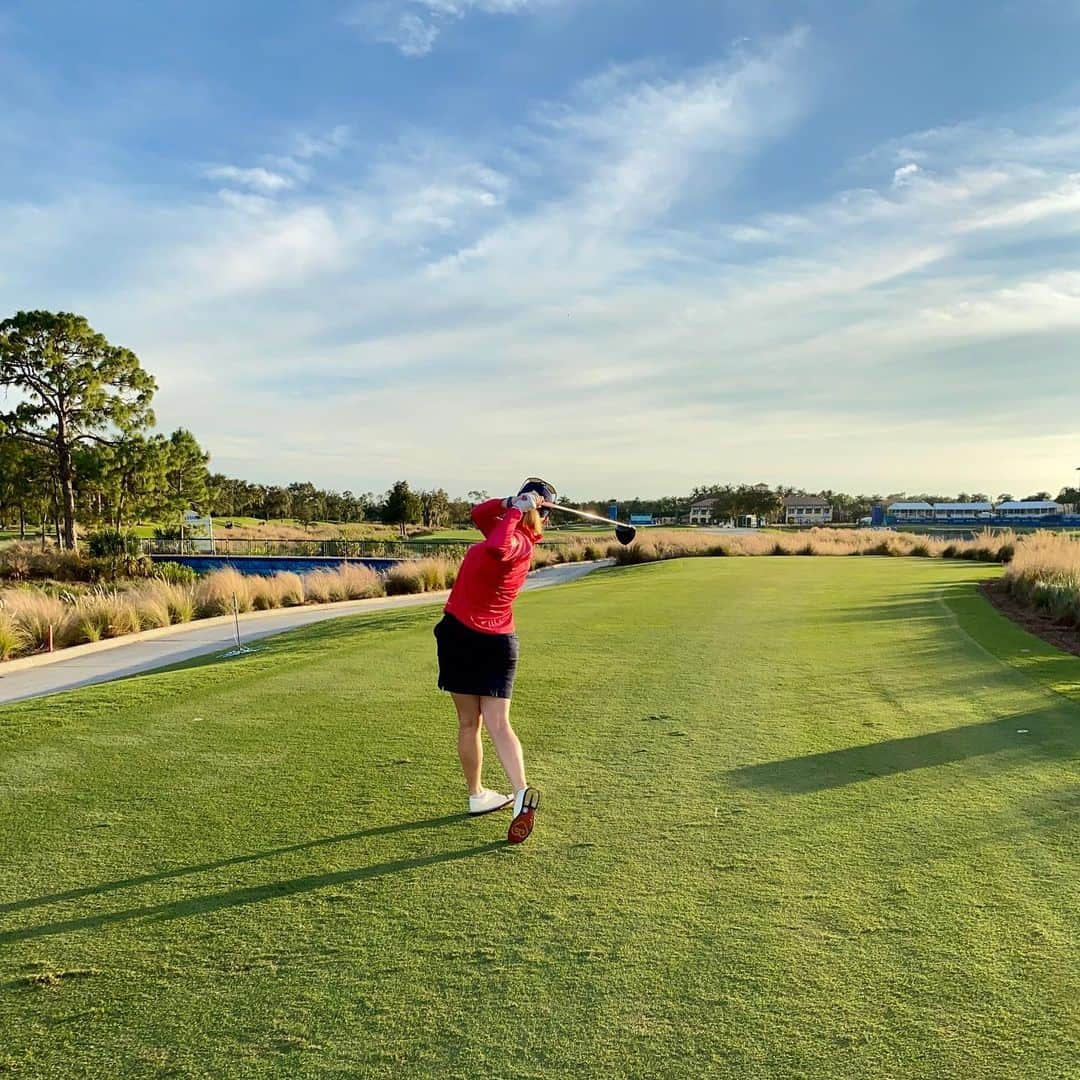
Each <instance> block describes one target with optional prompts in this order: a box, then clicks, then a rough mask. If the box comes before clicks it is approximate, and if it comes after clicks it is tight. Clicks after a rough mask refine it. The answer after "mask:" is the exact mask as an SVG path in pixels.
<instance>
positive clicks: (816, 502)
mask: <svg viewBox="0 0 1080 1080" xmlns="http://www.w3.org/2000/svg"><path fill="white" fill-rule="evenodd" d="M829 505H830V504H829V500H828V499H823V498H822V497H821V496H820V495H786V496H784V506H785V508H790V507H792V506H820V507H824V508H826V509H827V508H828V507H829Z"/></svg>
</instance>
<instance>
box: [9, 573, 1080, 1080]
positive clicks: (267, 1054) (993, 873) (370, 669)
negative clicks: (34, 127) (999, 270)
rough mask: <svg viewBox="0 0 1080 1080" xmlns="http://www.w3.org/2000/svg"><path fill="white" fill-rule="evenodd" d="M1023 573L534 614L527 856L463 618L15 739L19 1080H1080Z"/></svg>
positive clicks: (226, 674) (1079, 676)
mask: <svg viewBox="0 0 1080 1080" xmlns="http://www.w3.org/2000/svg"><path fill="white" fill-rule="evenodd" d="M996 572H997V571H996V569H994V568H984V567H979V566H976V565H973V564H959V563H944V562H935V561H931V560H919V559H911V560H900V559H894V560H887V559H871V558H866V559H852V558H849V559H827V558H817V559H811V558H786V559H784V558H756V559H734V558H731V559H714V560H707V559H697V560H686V561H681V562H673V563H663V564H650V565H646V566H641V567H635V568H631V569H626V570H616V571H610V572H602V573H598V574H595V575H592V576H590V577H589V578H586V579H584V580H583V581H581V582H579V583H577V584H574V585H569V586H565V587H561V588H557V589H551V590H547V591H541V592H537V593H533V594H527V595H526V596H524V597H523V598H522V599H521V601H520V619H519V624H520V625H519V629H520V634H521V638H522V643H523V662H522V669H521V672H520V675H519V684H518V691H517V694H516V697H515V714H516V717H517V722H518V728H519V731H520V733H521V735H522V738H523V740H524V742H525V745H526V748H527V752H528V761H529V764H530V771H531V779H532V782H533V783H534V784H536V785H537V786H538V787H540V788H541V790H542V791H543V794H544V803H543V805H542V808H541V812H540V821H539V824H538V827H537V831H536V833H535V834H534V836H533V838H532V839H531V840H530V841H529V842H528V843H526V844H525V845H523V846H522V847H520V848H516V849H511V848H507V847H505V846H504V845H503V844H502V842H501V840H502V837H503V835H504V830H505V826H506V822H507V818H506V816H505V815H497V816H493V817H487V818H482V819H479V820H475V821H473V820H468V819H466V818H465V817H463V816H462V815H461V813H460V811H461V809H462V799H461V795H462V792H461V789H460V781H459V778H458V774H457V765H456V760H455V756H454V749H453V743H454V724H453V722H452V719H451V710H450V706H449V703H448V701H447V700H446V699H445V698H444V697H443V696H441V695H439V694H438V693H437V692H436V691H435V690H434V689H433V688H432V686H433V680H434V656H433V647H432V646H433V642H432V637H431V627H432V625H433V623H434V621H435V619H436V615H437V613H436V612H435V611H431V610H424V611H412V612H407V613H392V614H382V615H373V616H368V617H366V618H362V619H352V620H341V621H340V622H336V623H333V624H325V625H323V626H320V627H317V628H312V629H310V630H306V631H302V632H298V633H295V634H292V635H288V636H285V637H282V638H278V639H275V640H274V641H272V642H270V643H269V644H267V645H265V646H264V647H263V648H262V649H261V651H259V652H257V653H255V654H254V655H252V656H250V657H247V658H243V659H238V660H231V661H221V662H212V663H208V664H203V665H201V666H194V667H189V668H186V669H183V670H178V671H173V672H169V673H165V674H159V675H155V676H149V677H143V678H138V679H133V680H130V681H128V682H125V683H121V684H116V685H112V686H103V687H95V688H90V689H87V690H83V691H79V692H77V693H74V694H69V695H66V696H63V697H59V698H55V699H51V700H49V701H46V702H43V703H42V702H38V703H30V704H26V705H20V706H9V707H7V708H3V709H0V845H2V847H0V850H2V851H3V859H2V860H0V1071H2V1069H3V1066H5V1065H6V1066H7V1067H8V1068H9V1069H11V1070H18V1071H16V1072H15V1073H14V1074H15V1075H17V1076H26V1077H30V1076H33V1077H39V1076H40V1077H65V1078H66V1077H81V1076H94V1077H98V1076H101V1077H122V1076H184V1077H187V1076H192V1077H195V1076H198V1077H229V1078H233V1077H249V1076H251V1077H256V1076H280V1077H321V1076H341V1077H354V1076H355V1077H384V1076H385V1077H391V1076H393V1077H413V1076H417V1077H427V1076H430V1077H460V1078H474V1077H506V1078H528V1077H544V1078H547V1077H551V1078H560V1080H562V1078H578V1077H597V1078H605V1080H610V1078H631V1077H632V1078H646V1077H650V1078H651V1077H680V1078H681V1077H686V1078H697V1077H723V1078H728V1077H730V1078H732V1080H735V1078H738V1080H745V1078H755V1080H757V1078H760V1080H782V1078H795V1077H798V1078H820V1077H828V1078H836V1080H862V1078H865V1080H871V1078H873V1080H881V1078H896V1080H909V1078H924V1077H940V1078H948V1080H967V1078H971V1080H982V1078H984V1077H985V1078H993V1080H1008V1078H1016V1080H1051V1078H1064V1077H1066V1076H1075V1075H1076V1063H1077V1061H1078V1060H1080V1058H1078V1054H1080V1041H1078V1011H1077V1008H1076V1005H1077V1001H1078V1000H1080V960H1078V952H1077V948H1076V942H1077V935H1078V931H1080V916H1078V910H1077V881H1078V871H1080V836H1078V830H1077V810H1078V808H1080V801H1078V800H1080V789H1078V786H1077V774H1078V770H1077V765H1078V761H1077V758H1078V749H1080V703H1078V702H1080V659H1075V658H1071V657H1067V656H1065V655H1063V654H1058V653H1056V652H1054V651H1053V650H1051V649H1050V648H1048V647H1045V646H1043V645H1041V644H1040V643H1039V642H1037V641H1036V640H1034V639H1032V638H1030V637H1028V636H1027V635H1025V634H1023V633H1022V632H1020V631H1018V630H1016V629H1014V628H1013V627H1012V626H1011V624H1009V623H1007V622H1005V621H1004V620H1003V619H1002V617H1000V616H999V615H998V614H997V613H996V612H994V611H993V609H991V608H990V607H989V606H988V605H987V604H986V603H985V602H984V601H983V600H982V599H981V597H979V596H978V595H977V594H976V592H975V586H974V583H975V582H976V580H977V579H978V578H980V577H981V576H985V575H987V574H993V573H996ZM492 765H493V763H492ZM489 779H490V781H491V782H492V783H497V782H498V780H499V774H498V772H497V770H496V769H495V768H494V765H493V767H492V768H491V769H490V777H489Z"/></svg>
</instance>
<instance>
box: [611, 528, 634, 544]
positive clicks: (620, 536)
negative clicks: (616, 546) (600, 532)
mask: <svg viewBox="0 0 1080 1080" xmlns="http://www.w3.org/2000/svg"><path fill="white" fill-rule="evenodd" d="M635 536H637V529H635V528H633V527H632V526H630V525H616V526H615V539H616V540H618V541H619V543H620V544H623V545H626V544H632V543H633V542H634V537H635Z"/></svg>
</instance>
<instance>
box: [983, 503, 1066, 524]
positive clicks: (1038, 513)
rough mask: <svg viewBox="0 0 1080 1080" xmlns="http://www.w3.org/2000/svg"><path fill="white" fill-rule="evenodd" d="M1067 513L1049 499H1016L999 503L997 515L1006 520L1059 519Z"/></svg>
mask: <svg viewBox="0 0 1080 1080" xmlns="http://www.w3.org/2000/svg"><path fill="white" fill-rule="evenodd" d="M1064 512H1065V507H1064V506H1062V505H1061V503H1058V502H1051V501H1050V500H1049V499H1032V500H1025V499H1015V500H1013V501H1012V502H1003V503H998V506H997V513H998V514H999V515H1000V516H1001V517H1002V518H1005V519H1006V520H1013V519H1015V518H1046V517H1057V516H1058V515H1059V514H1063V513H1064Z"/></svg>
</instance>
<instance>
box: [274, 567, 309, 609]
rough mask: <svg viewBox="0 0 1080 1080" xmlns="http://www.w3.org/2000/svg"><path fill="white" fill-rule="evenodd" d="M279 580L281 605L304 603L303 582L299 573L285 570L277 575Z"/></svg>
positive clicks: (297, 605) (294, 605)
mask: <svg viewBox="0 0 1080 1080" xmlns="http://www.w3.org/2000/svg"><path fill="white" fill-rule="evenodd" d="M277 579H278V581H280V582H281V603H282V606H283V607H299V606H300V605H301V604H303V603H304V582H303V581H302V580H301V578H300V575H299V574H293V573H290V572H289V571H285V572H283V573H280V574H278V575H277Z"/></svg>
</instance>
